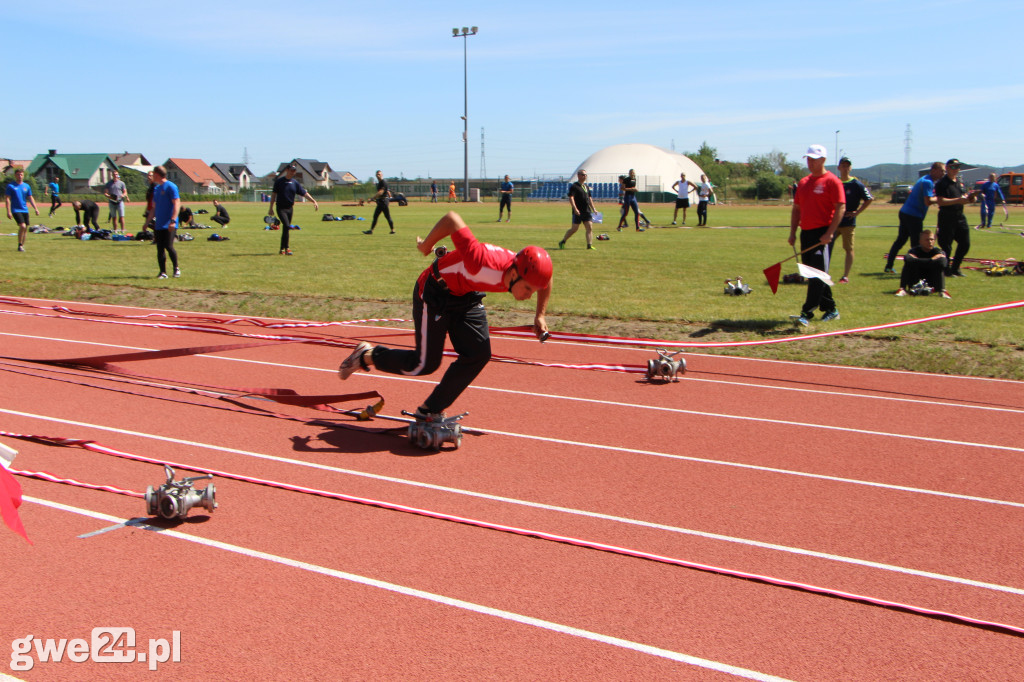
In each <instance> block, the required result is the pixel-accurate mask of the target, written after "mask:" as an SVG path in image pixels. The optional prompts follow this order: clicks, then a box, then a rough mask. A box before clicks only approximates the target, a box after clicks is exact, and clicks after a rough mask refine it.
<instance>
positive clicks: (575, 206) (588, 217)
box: [558, 168, 595, 249]
mask: <svg viewBox="0 0 1024 682" xmlns="http://www.w3.org/2000/svg"><path fill="white" fill-rule="evenodd" d="M576 177H577V178H578V180H577V181H576V182H574V183H572V185H571V186H570V187H569V206H571V207H572V227H570V228H569V229H568V230H567V231H566V233H565V236H564V237H562V241H560V242H558V248H560V249H564V248H565V242H567V241H569V237H571V236H573V235H574V234H576V230H578V229H579V228H580V224H582V225H583V229H584V230H586V234H587V248H588V249H593V248H594V228H593V220H594V213H595V211H594V200H593V198H592V197H591V196H590V189H589V188H588V187H587V171H585V170H583V169H582V168H581V169H580V170H579V171H577V172H576Z"/></svg>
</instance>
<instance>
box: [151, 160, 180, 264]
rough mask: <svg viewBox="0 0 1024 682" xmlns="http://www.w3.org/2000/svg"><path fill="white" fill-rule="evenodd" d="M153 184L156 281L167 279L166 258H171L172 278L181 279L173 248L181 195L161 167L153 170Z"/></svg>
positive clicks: (165, 170) (164, 169)
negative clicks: (158, 271)
mask: <svg viewBox="0 0 1024 682" xmlns="http://www.w3.org/2000/svg"><path fill="white" fill-rule="evenodd" d="M153 183H154V187H153V235H154V237H153V242H154V243H155V244H156V262H157V265H159V266H160V274H158V275H157V279H167V267H166V265H167V256H170V257H171V265H172V266H173V267H174V276H175V277H181V269H180V268H179V267H178V252H177V251H176V250H175V248H174V240H175V237H176V236H177V233H178V212H179V211H180V210H181V195H180V194H178V186H177V185H175V184H174V183H173V182H171V181H170V180H168V179H167V169H166V168H164V167H163V166H157V167H156V168H154V169H153Z"/></svg>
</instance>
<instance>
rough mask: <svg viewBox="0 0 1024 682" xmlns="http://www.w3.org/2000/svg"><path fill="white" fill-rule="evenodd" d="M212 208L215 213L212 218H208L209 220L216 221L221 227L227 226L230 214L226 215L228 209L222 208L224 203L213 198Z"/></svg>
mask: <svg viewBox="0 0 1024 682" xmlns="http://www.w3.org/2000/svg"><path fill="white" fill-rule="evenodd" d="M213 208H214V210H215V211H216V213H215V215H214V216H213V217H212V218H210V220H212V221H213V222H215V223H217V224H218V225H220V226H221V227H227V224H228V223H230V222H231V216H229V215H228V210H227V209H226V208H224V204H222V203H220V202H219V201H217V200H216V199H214V200H213Z"/></svg>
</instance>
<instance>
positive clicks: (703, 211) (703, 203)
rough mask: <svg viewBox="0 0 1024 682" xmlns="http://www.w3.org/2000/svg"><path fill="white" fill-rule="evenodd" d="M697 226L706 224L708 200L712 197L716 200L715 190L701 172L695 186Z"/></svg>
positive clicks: (705, 225)
mask: <svg viewBox="0 0 1024 682" xmlns="http://www.w3.org/2000/svg"><path fill="white" fill-rule="evenodd" d="M697 199H698V201H697V227H707V226H708V201H709V200H711V199H714V200H715V201H718V198H717V197H716V196H715V190H714V188H712V187H711V183H710V182H708V176H706V175H704V174H703V173H701V176H700V185H698V187H697Z"/></svg>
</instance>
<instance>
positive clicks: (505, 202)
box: [498, 175, 516, 223]
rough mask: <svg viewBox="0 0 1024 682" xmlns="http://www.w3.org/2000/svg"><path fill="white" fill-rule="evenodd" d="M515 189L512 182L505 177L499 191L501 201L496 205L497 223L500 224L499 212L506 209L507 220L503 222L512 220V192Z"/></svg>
mask: <svg viewBox="0 0 1024 682" xmlns="http://www.w3.org/2000/svg"><path fill="white" fill-rule="evenodd" d="M515 188H516V186H515V185H513V184H512V181H511V180H509V178H508V176H507V175H506V176H505V181H504V182H503V183H501V188H500V190H499V191H500V194H501V201H500V203H499V204H498V222H499V223H500V222H501V212H502V211H503V210H505V209H506V208H507V209H508V218H506V219H505V222H506V223H507V222H509V221H511V220H512V191H513V190H515Z"/></svg>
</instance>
